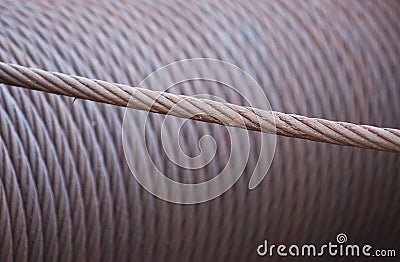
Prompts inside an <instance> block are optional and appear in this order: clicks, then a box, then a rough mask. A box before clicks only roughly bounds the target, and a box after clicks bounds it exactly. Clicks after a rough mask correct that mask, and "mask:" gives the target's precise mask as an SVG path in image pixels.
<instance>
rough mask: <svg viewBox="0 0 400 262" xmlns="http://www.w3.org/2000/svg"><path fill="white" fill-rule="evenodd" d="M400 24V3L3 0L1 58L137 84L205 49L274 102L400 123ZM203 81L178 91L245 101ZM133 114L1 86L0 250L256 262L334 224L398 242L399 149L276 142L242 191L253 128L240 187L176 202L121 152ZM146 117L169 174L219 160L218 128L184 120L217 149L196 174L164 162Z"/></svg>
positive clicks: (376, 241) (367, 239) (351, 118)
mask: <svg viewBox="0 0 400 262" xmlns="http://www.w3.org/2000/svg"><path fill="white" fill-rule="evenodd" d="M399 23H400V3H399V2H398V1H397V0H384V1H373V0H365V1H347V0H336V1H247V2H245V1H213V0H207V1H186V0H177V1H170V0H168V1H157V2H155V1H144V0H137V1H119V0H114V1H111V0H98V1H91V0H89V1H87V0H72V1H67V0H60V1H52V2H49V1H44V0H32V1H18V0H13V1H0V61H3V62H6V63H12V64H18V65H22V66H26V67H33V68H42V69H44V70H46V71H50V72H62V73H64V74H68V75H81V76H85V77H88V78H89V79H102V80H104V81H107V82H110V83H122V84H125V85H130V86H135V85H138V84H139V82H140V81H141V80H142V79H144V77H146V76H147V75H149V74H150V73H151V72H153V71H154V70H156V69H158V68H160V67H162V66H164V65H167V64H169V63H171V62H174V61H179V60H182V59H188V58H197V57H209V58H214V59H219V60H223V61H227V62H229V63H232V64H235V65H237V66H238V67H240V68H243V69H244V70H245V71H246V72H249V73H250V74H251V75H252V76H253V77H254V78H255V79H256V81H257V82H258V83H260V85H261V86H262V87H263V88H265V90H264V91H265V93H266V94H268V95H269V96H270V97H269V100H270V102H271V105H272V108H273V109H274V110H277V111H280V112H288V113H296V114H300V115H307V116H315V117H318V118H325V119H340V120H342V121H346V122H354V123H355V122H357V123H368V124H370V125H373V126H382V127H399V126H400V118H399V116H400V107H399V106H398V105H399V103H400V102H399V101H400V89H399V86H400V75H399V71H398V68H399V66H400V62H399V61H400V45H399V43H400V29H399V26H398V25H399ZM350 87H351V88H350ZM207 88H208V86H206V85H201V86H199V85H195V84H194V85H192V86H189V87H187V89H183V90H175V91H174V90H172V91H171V92H176V93H177V94H181V95H188V96H191V95H195V94H198V93H201V92H209V93H210V94H212V95H214V96H216V97H221V98H223V99H224V100H226V101H229V102H231V103H233V104H242V101H241V100H240V98H239V97H237V96H235V95H234V94H231V93H229V92H227V91H225V89H219V88H214V89H212V88H210V89H207ZM124 111H125V110H124V109H123V108H120V107H114V106H110V105H106V104H101V103H94V102H91V101H87V100H77V101H75V102H73V99H72V98H69V97H64V96H56V95H52V94H45V93H44V92H32V91H30V90H24V89H21V88H17V87H13V86H8V85H3V84H1V87H0V196H1V197H0V239H1V241H0V260H1V261H13V260H14V261H26V260H28V261H38V260H48V261H52V260H60V261H76V260H82V261H83V260H91V261H112V260H116V261H134V260H145V261H155V260H157V261H175V260H181V261H189V260H190V261H215V260H222V261H223V260H226V261H257V260H258V259H260V257H259V256H258V255H257V253H256V248H257V246H258V245H259V244H261V243H263V241H264V240H265V239H267V240H268V241H269V243H276V244H279V243H285V244H302V243H315V244H323V243H326V242H327V241H334V238H335V236H336V235H337V234H338V233H339V232H344V233H346V235H347V236H348V237H349V239H350V240H349V243H350V242H351V243H360V244H364V243H371V244H373V245H374V247H382V248H396V247H397V246H398V243H400V225H399V223H398V218H399V212H400V205H399V203H400V191H399V190H398V189H399V187H400V179H399V177H400V169H399V166H400V156H399V154H393V153H388V152H381V151H373V150H364V149H359V148H354V147H342V146H336V145H328V144H324V143H315V142H310V141H305V140H297V139H291V138H286V137H278V138H277V147H276V152H275V157H274V161H273V163H272V165H271V169H270V171H269V174H268V177H267V179H266V180H264V182H263V183H262V184H260V186H259V187H257V188H256V189H254V190H252V191H249V190H248V188H247V178H248V174H251V172H252V168H254V166H255V159H256V156H257V155H258V151H259V149H258V148H257V144H258V141H259V138H258V135H259V133H255V132H249V133H252V134H251V137H250V138H251V144H252V145H255V149H254V150H253V151H252V152H251V154H250V157H249V164H248V167H247V168H246V170H245V174H244V176H243V178H242V179H240V180H239V181H238V182H237V183H236V184H235V186H234V187H233V188H232V189H231V190H229V191H228V192H226V193H225V194H223V195H222V196H220V197H218V198H216V199H215V200H213V201H210V202H208V203H205V204H200V205H191V206H183V205H174V204H170V203H167V202H165V201H162V200H160V199H157V198H156V197H153V196H152V195H151V194H149V193H148V192H147V191H145V190H144V189H143V188H142V187H141V186H140V185H139V184H138V183H137V182H136V181H135V179H134V178H133V177H132V175H131V172H130V169H129V167H128V166H127V164H126V163H125V161H123V160H124V157H125V156H124V152H123V146H122V141H121V140H122V139H121V129H122V119H123V116H124ZM149 117H150V120H151V121H150V124H151V125H152V126H151V127H152V128H151V129H149V131H148V133H147V135H149V136H150V138H151V139H149V141H148V142H149V144H148V147H149V151H150V153H151V154H152V158H153V159H154V162H155V163H156V164H157V166H158V167H159V168H160V170H163V171H166V175H167V176H169V177H171V178H172V179H176V180H179V179H183V180H184V181H187V182H202V181H203V180H205V179H207V178H210V174H217V173H218V172H219V171H220V170H221V169H222V168H223V167H224V159H225V157H226V155H227V154H228V153H229V152H228V151H227V150H226V146H225V144H226V140H225V138H226V134H225V133H224V130H223V127H221V126H217V125H209V124H207V123H199V122H197V121H190V125H189V126H188V128H189V130H186V131H184V132H183V133H182V135H183V136H184V137H185V139H184V140H183V143H182V146H183V147H184V148H185V149H187V150H188V151H189V152H190V153H193V154H194V155H196V154H198V150H197V149H198V141H199V137H201V136H202V135H203V134H212V135H214V136H215V138H216V139H215V140H216V143H217V144H218V149H219V150H218V152H217V155H216V157H215V159H214V160H213V161H212V162H211V163H210V165H208V166H207V167H205V168H202V169H200V170H199V171H198V172H197V173H195V174H194V175H193V174H192V173H191V172H186V171H185V170H181V169H177V168H176V167H175V166H174V165H173V164H171V163H170V162H169V161H168V158H167V157H166V156H165V154H163V151H162V150H163V148H162V147H160V144H161V140H160V138H159V136H158V134H159V130H160V126H159V122H160V121H159V120H160V118H161V116H158V115H156V114H151V115H150V116H149ZM161 119H162V118H161ZM133 135H135V134H133ZM137 150H138V153H137V157H138V158H139V159H140V158H141V157H142V152H141V151H140V149H137ZM142 165H143V166H144V167H147V165H148V163H147V162H146V161H143V163H142ZM182 177H183V178H182ZM268 259H270V260H272V261H274V260H279V257H277V256H272V257H268ZM304 259H305V260H306V261H309V260H312V258H309V257H305V258H304Z"/></svg>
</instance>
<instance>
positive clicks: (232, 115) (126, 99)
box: [0, 62, 400, 152]
mask: <svg viewBox="0 0 400 262" xmlns="http://www.w3.org/2000/svg"><path fill="white" fill-rule="evenodd" d="M0 83H3V84H8V85H13V86H19V87H24V88H27V89H31V90H32V89H33V90H40V91H44V92H47V93H52V94H59V95H66V96H70V97H74V98H83V99H88V100H92V101H95V102H102V103H107V104H112V105H118V106H125V107H129V108H134V109H139V110H145V111H151V112H154V113H160V114H169V115H173V116H176V117H180V118H190V119H193V120H198V121H203V122H208V123H216V124H221V125H227V126H233V127H239V128H243V129H248V130H252V131H260V132H265V133H270V134H273V133H275V128H276V134H278V135H283V136H287V137H294V138H302V139H308V140H312V141H318V142H326V143H331V144H337V145H346V146H355V147H361V148H368V149H376V150H382V151H392V152H400V130H398V129H393V128H379V127H375V126H369V125H357V124H353V123H346V122H337V121H330V120H325V119H319V118H309V117H305V116H300V115H294V114H285V113H281V112H275V111H266V110H261V109H257V108H251V107H245V106H240V105H235V104H231V103H222V102H217V101H213V100H209V99H199V98H195V97H190V96H184V95H174V94H171V93H167V92H159V91H153V90H149V89H144V88H140V87H131V86H127V85H121V84H112V83H108V82H105V81H101V80H92V79H88V78H84V77H80V76H70V75H66V74H62V73H55V72H47V71H44V70H40V69H35V68H27V67H23V66H19V65H15V64H7V63H4V62H0ZM177 105H178V106H177ZM275 125H276V126H275Z"/></svg>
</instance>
